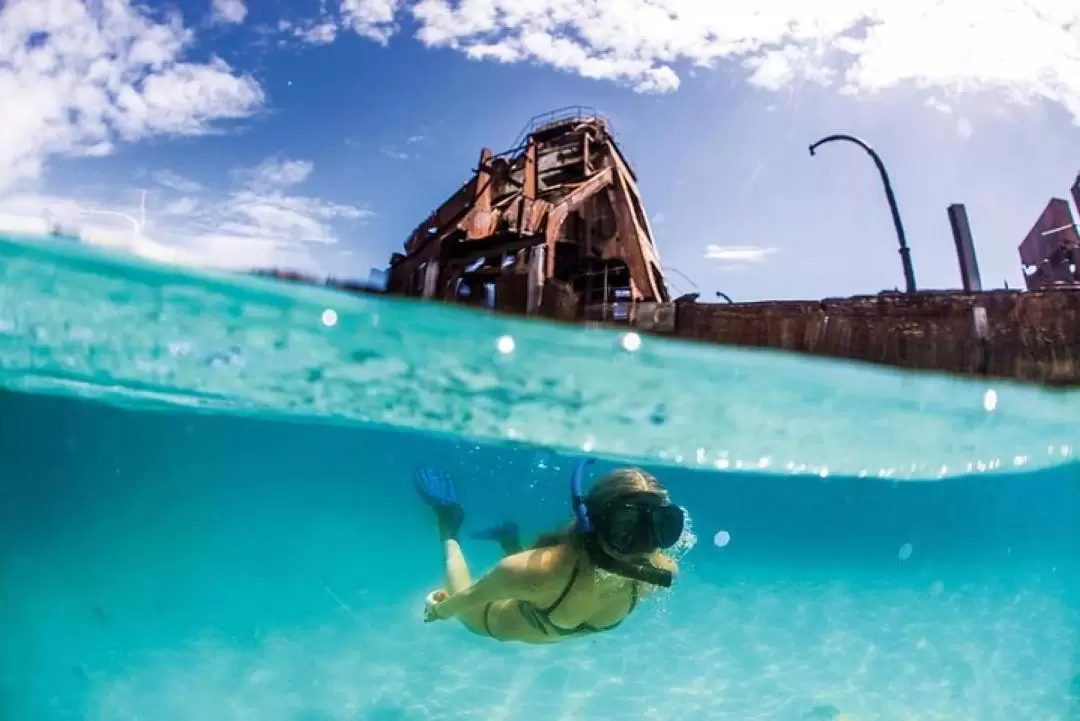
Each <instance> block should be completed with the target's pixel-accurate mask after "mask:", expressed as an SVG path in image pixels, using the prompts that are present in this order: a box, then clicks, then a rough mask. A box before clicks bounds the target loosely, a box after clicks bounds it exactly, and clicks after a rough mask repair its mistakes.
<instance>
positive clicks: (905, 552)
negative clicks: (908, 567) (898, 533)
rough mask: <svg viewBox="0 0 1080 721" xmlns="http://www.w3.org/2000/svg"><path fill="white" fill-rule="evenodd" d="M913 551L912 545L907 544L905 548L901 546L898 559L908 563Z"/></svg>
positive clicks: (897, 555)
mask: <svg viewBox="0 0 1080 721" xmlns="http://www.w3.org/2000/svg"><path fill="white" fill-rule="evenodd" d="M911 550H912V549H911V544H910V543H905V544H904V545H903V546H900V552H899V553H898V554H896V557H897V558H899V559H900V560H901V561H906V560H908V559H909V558H911Z"/></svg>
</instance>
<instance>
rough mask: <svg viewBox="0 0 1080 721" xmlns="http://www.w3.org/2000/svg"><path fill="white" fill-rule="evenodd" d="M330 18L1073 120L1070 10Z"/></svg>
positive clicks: (790, 5)
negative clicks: (727, 66) (1038, 107)
mask: <svg viewBox="0 0 1080 721" xmlns="http://www.w3.org/2000/svg"><path fill="white" fill-rule="evenodd" d="M338 8H339V12H338V14H337V15H336V16H335V15H333V14H332V13H329V14H328V13H324V14H323V16H321V17H320V22H321V23H330V24H331V25H333V26H334V27H335V28H337V27H348V28H351V29H352V30H354V31H355V32H357V33H359V34H361V35H364V36H366V37H370V38H373V39H375V40H377V41H379V42H384V43H385V42H386V41H387V39H388V38H389V37H390V36H391V35H392V34H393V33H394V32H396V31H397V29H398V24H397V22H396V19H397V15H399V14H401V13H404V12H407V13H408V14H409V15H411V18H412V20H413V21H415V23H416V25H417V30H416V36H417V37H418V38H419V40H420V41H421V42H422V43H423V44H425V45H427V46H428V47H441V48H451V49H454V50H456V51H458V52H461V53H463V54H465V55H467V56H468V57H470V58H473V59H476V60H492V61H495V62H502V63H522V62H528V63H540V64H544V65H548V66H551V67H554V68H558V69H560V70H563V71H566V72H570V73H575V74H577V75H581V76H583V77H587V78H594V79H597V80H608V81H615V82H619V83H624V84H627V85H630V86H631V87H633V88H635V89H636V90H638V91H639V92H667V91H671V90H675V89H676V88H678V87H679V84H680V77H679V75H680V72H682V73H683V74H685V75H689V76H693V75H694V72H693V70H694V68H707V67H713V66H715V65H716V63H717V62H720V61H728V62H734V63H737V64H740V65H742V66H743V67H744V68H745V70H746V71H747V72H748V74H749V79H750V81H751V82H752V83H754V84H756V85H758V86H760V87H762V88H765V89H769V90H781V89H787V88H791V87H797V84H799V83H805V82H813V83H818V84H822V85H826V86H832V87H836V88H838V89H839V90H841V91H842V92H846V93H865V92H873V91H876V90H881V89H884V88H890V87H895V86H898V85H901V84H914V85H916V86H919V87H924V88H930V89H934V90H935V91H936V93H937V94H939V95H940V94H944V95H946V96H949V95H955V94H956V93H959V92H964V91H981V90H993V91H1000V92H1002V93H1003V94H1004V95H1005V96H1006V97H1008V98H1009V99H1011V100H1013V101H1019V102H1029V101H1031V100H1033V99H1046V100H1050V101H1053V102H1056V103H1059V104H1061V105H1063V106H1065V107H1066V108H1067V109H1068V110H1069V111H1070V112H1071V113H1072V114H1073V116H1074V117H1075V118H1077V119H1078V121H1080V3H1077V2H1076V1H1075V0H1027V2H1017V0H983V2H979V3H974V2H948V3H943V2H940V1H939V0H905V1H904V2H900V0H831V2H827V3H807V2H805V0H759V2H738V3H736V2H725V1H723V0H716V1H715V2H705V1H703V0H573V1H571V0H341V2H340V5H339V6H338ZM332 35H333V34H332V33H328V32H325V31H324V32H322V33H320V34H318V35H316V36H315V40H316V41H319V42H326V41H327V40H326V39H327V38H330V37H332ZM935 102H936V104H937V105H941V106H943V105H944V104H945V103H944V101H943V100H940V99H938V100H936V101H935Z"/></svg>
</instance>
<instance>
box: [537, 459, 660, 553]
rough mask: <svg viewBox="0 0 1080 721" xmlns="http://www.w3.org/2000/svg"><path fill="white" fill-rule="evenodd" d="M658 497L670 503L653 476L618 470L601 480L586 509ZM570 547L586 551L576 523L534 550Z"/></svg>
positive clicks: (542, 540)
mask: <svg viewBox="0 0 1080 721" xmlns="http://www.w3.org/2000/svg"><path fill="white" fill-rule="evenodd" d="M641 492H645V493H655V494H656V495H658V496H660V497H662V498H663V499H664V500H665V501H667V500H668V499H669V496H668V492H667V489H666V488H664V487H663V486H662V485H661V484H660V481H658V480H656V477H655V476H653V475H652V474H651V473H649V472H647V471H644V470H642V469H640V468H633V467H631V468H616V469H615V470H613V471H611V472H610V473H608V474H607V475H606V476H604V477H603V478H601V479H600V480H599V481H597V482H596V483H595V484H593V487H592V488H591V489H589V492H588V493H587V494H586V496H585V506H586V507H587V508H588V509H589V511H593V510H594V509H599V508H602V507H604V506H606V505H607V504H608V503H611V502H612V501H615V500H618V499H619V498H621V497H623V496H627V495H630V494H631V493H641ZM564 543H568V544H570V545H572V546H574V547H576V548H583V547H584V545H585V539H584V536H583V534H582V533H581V532H580V531H578V529H577V526H576V523H571V524H570V527H569V528H567V529H565V530H562V531H553V532H551V533H544V534H541V535H540V537H539V538H537V539H536V542H535V543H533V545H532V547H533V548H547V547H549V546H559V545H562V544H564Z"/></svg>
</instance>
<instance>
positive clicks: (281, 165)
mask: <svg viewBox="0 0 1080 721" xmlns="http://www.w3.org/2000/svg"><path fill="white" fill-rule="evenodd" d="M313 169H314V166H313V165H312V164H311V163H309V162H306V161H299V160H279V159H269V160H267V161H265V162H263V163H262V164H261V165H259V166H258V167H255V168H248V169H241V170H238V171H236V172H234V173H233V174H232V186H231V187H230V188H229V189H228V190H226V192H223V193H212V192H209V191H206V190H205V189H204V188H203V186H201V185H200V184H198V183H194V182H193V181H190V180H187V179H185V178H182V177H180V176H178V175H176V174H175V173H171V172H169V171H162V172H159V173H155V174H154V176H153V177H154V179H155V180H156V181H157V182H158V184H159V185H161V186H162V188H161V189H157V190H153V191H151V193H150V194H149V196H150V202H149V203H148V209H147V224H146V227H145V228H144V229H143V232H142V234H141V235H139V234H137V233H136V227H135V222H134V221H133V219H137V218H138V217H139V214H140V211H139V204H138V195H139V193H138V192H137V191H135V190H131V191H129V192H127V193H125V194H124V195H125V196H127V197H128V200H127V202H117V203H112V204H107V203H98V202H92V201H89V200H73V199H71V198H66V197H56V196H49V195H41V194H32V193H22V194H12V195H8V196H6V197H3V198H0V227H2V228H5V229H10V230H19V231H21V232H38V233H40V232H44V231H45V230H46V229H47V228H48V223H47V222H46V218H49V219H52V220H53V221H56V222H59V224H60V227H61V228H63V229H65V230H67V231H68V232H74V231H79V232H80V233H81V235H83V237H84V238H85V239H86V240H87V241H89V242H91V243H95V244H99V245H107V246H110V247H116V248H121V249H124V250H127V251H130V252H133V253H135V254H136V255H139V256H142V257H146V258H149V259H153V260H159V261H165V262H174V263H182V264H189V265H200V266H208V267H217V268H227V269H245V268H251V267H263V266H286V267H290V268H296V269H301V270H307V271H314V272H318V271H319V270H320V268H319V265H318V263H317V261H316V259H315V258H314V256H313V255H312V253H311V250H312V247H313V245H328V244H333V243H336V242H337V241H338V232H339V229H340V228H341V227H343V226H344V225H345V224H349V223H355V222H357V221H362V220H364V219H366V218H368V217H370V216H371V215H372V213H371V212H370V211H368V210H365V209H363V208H360V207H357V206H354V205H347V204H340V203H332V202H328V201H325V200H322V199H319V198H315V197H311V196H306V195H302V194H299V193H296V192H294V191H293V188H294V186H296V185H299V184H301V183H303V182H304V181H306V180H307V179H308V178H309V177H310V175H311V173H312V172H313Z"/></svg>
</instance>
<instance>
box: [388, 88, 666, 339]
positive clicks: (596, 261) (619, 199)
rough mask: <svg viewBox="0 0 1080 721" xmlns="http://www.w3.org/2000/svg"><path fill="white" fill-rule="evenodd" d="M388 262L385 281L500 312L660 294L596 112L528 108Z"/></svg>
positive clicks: (650, 253)
mask: <svg viewBox="0 0 1080 721" xmlns="http://www.w3.org/2000/svg"><path fill="white" fill-rule="evenodd" d="M404 251H405V252H404V253H395V254H394V255H393V257H392V258H391V261H390V268H389V272H388V279H387V291H388V292H389V293H392V294H397V295H406V296H415V297H422V298H429V299H436V300H443V301H452V302H461V303H467V304H474V305H479V306H484V307H488V308H493V309H496V310H500V311H506V312H517V313H529V314H534V313H535V314H542V315H545V316H549V317H557V318H566V319H571V318H580V317H583V316H585V315H587V314H588V310H587V309H588V308H589V307H597V308H606V307H608V306H609V304H611V303H615V302H622V303H627V304H630V305H636V304H639V303H665V302H667V301H668V300H669V298H668V291H667V287H666V285H665V283H664V276H663V271H662V270H661V266H660V256H659V253H658V252H657V250H656V246H655V245H654V242H653V234H652V228H651V227H650V225H649V219H648V216H647V215H646V213H645V209H644V206H643V203H642V200H641V195H640V193H639V191H638V187H637V179H636V177H635V175H634V171H633V170H632V168H631V167H630V164H629V163H628V162H627V160H626V158H625V157H624V156H623V153H622V152H621V151H620V150H619V147H618V145H617V144H616V143H615V139H614V137H613V135H612V132H611V127H610V124H609V122H608V121H607V120H606V119H604V118H603V117H601V116H600V115H599V114H597V113H596V112H595V111H592V110H589V109H586V108H570V109H564V110H561V111H555V112H553V113H549V114H547V115H545V116H538V117H536V118H533V120H532V121H530V123H529V124H528V125H527V126H526V128H525V130H523V131H522V133H521V135H520V136H519V140H518V141H517V142H515V143H514V147H512V148H511V149H510V150H508V151H505V152H502V153H498V154H495V153H493V152H492V151H491V150H489V149H488V148H484V149H483V150H481V152H480V157H479V162H478V164H477V167H476V169H475V170H474V172H473V175H472V177H471V178H469V180H467V181H466V182H465V183H464V184H463V185H462V186H461V187H460V188H459V189H458V190H457V192H455V193H454V194H453V195H451V196H450V198H448V199H447V200H446V202H444V203H443V204H442V205H441V206H439V208H437V209H436V210H435V211H434V212H433V213H432V214H431V215H430V216H429V217H427V218H426V219H425V220H424V222H422V223H421V224H420V225H419V226H417V228H416V229H415V230H414V231H413V232H412V234H411V235H410V236H409V238H408V240H407V241H406V242H405V248H404Z"/></svg>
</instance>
